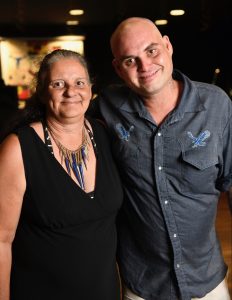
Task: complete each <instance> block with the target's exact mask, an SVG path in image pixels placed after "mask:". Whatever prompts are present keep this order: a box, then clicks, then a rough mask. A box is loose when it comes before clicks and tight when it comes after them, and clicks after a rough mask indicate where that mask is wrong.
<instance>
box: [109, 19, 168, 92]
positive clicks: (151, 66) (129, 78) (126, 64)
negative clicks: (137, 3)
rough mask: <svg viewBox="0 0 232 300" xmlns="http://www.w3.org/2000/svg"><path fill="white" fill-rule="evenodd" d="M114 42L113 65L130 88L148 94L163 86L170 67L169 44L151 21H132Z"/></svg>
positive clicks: (166, 80) (158, 90) (166, 38)
mask: <svg viewBox="0 0 232 300" xmlns="http://www.w3.org/2000/svg"><path fill="white" fill-rule="evenodd" d="M114 46H115V47H114ZM114 46H113V49H112V50H113V54H114V57H115V59H114V61H113V65H114V67H115V69H116V72H117V73H118V75H119V76H120V77H121V78H122V79H123V80H124V81H125V83H126V84H127V85H128V86H129V87H130V88H131V89H132V90H134V91H135V92H137V93H138V94H140V95H141V96H142V97H145V98H149V97H152V95H154V94H156V93H159V92H160V91H162V89H164V88H165V86H166V84H167V82H168V81H169V80H170V78H171V76H172V71H173V64H172V46H171V43H170V41H169V39H168V37H167V36H164V37H162V36H161V35H160V33H159V31H158V30H157V29H156V27H155V26H153V24H151V23H147V22H140V23H136V24H133V26H130V27H128V28H126V30H124V31H122V32H121V34H119V35H118V38H117V43H116V44H115V45H114Z"/></svg>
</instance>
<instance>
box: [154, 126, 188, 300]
mask: <svg viewBox="0 0 232 300" xmlns="http://www.w3.org/2000/svg"><path fill="white" fill-rule="evenodd" d="M163 135H164V130H163V131H162V129H161V128H160V129H159V130H158V131H157V133H156V134H155V135H154V172H155V180H156V187H157V194H158V200H159V202H160V206H161V209H162V212H163V216H164V220H165V224H166V226H167V230H168V234H169V237H170V241H171V244H172V249H173V255H174V270H175V274H176V278H177V281H178V285H179V288H180V293H181V296H182V299H183V300H189V299H190V297H189V295H188V292H187V290H186V281H185V275H184V268H183V266H182V260H181V243H180V239H179V234H178V230H177V226H176V222H175V217H174V214H173V211H172V205H173V204H172V205H171V202H170V199H169V194H168V191H167V184H166V176H165V166H164V151H163ZM170 151H172V149H170ZM172 300H173V299H172Z"/></svg>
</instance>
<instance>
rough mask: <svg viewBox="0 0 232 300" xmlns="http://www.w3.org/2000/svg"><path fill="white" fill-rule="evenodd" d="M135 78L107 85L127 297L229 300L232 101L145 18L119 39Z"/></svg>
mask: <svg viewBox="0 0 232 300" xmlns="http://www.w3.org/2000/svg"><path fill="white" fill-rule="evenodd" d="M111 48H112V53H113V56H114V60H113V65H114V67H115V70H116V72H117V74H118V75H119V76H120V77H121V78H122V79H123V80H124V82H125V83H126V85H127V86H112V87H109V88H107V89H106V90H104V91H102V93H101V95H100V96H99V97H98V99H96V100H94V101H93V105H95V106H97V105H98V108H99V109H100V113H101V115H102V116H103V118H104V120H105V122H106V124H107V126H108V128H109V130H110V132H111V136H112V137H113V138H112V149H113V153H114V156H115V159H116V162H117V164H118V167H119V171H120V173H121V177H122V180H123V185H124V192H125V200H124V205H123V208H122V211H121V213H120V216H119V220H118V236H119V241H118V243H119V246H118V263H119V268H120V273H121V276H122V280H123V285H124V299H133V300H136V299H146V300H177V299H178V300H179V299H181V300H190V299H210V300H228V299H230V297H229V293H228V289H227V286H226V283H225V276H226V273H227V267H226V265H225V263H224V261H223V258H222V255H221V250H220V246H219V243H218V240H217V237H216V233H215V226H214V221H215V215H216V210H217V202H218V198H219V195H220V191H227V190H229V188H230V186H231V185H232V155H231V153H232V104H231V101H230V99H229V97H228V96H227V95H226V94H225V92H223V91H222V90H221V89H220V88H218V87H216V86H214V85H209V84H204V83H199V82H193V81H191V80H190V79H189V78H187V77H186V76H185V75H183V74H182V73H181V72H178V71H176V70H173V63H172V53H173V49H172V45H171V43H170V41H169V39H168V37H167V36H163V37H162V36H161V34H160V32H159V31H158V29H157V28H156V27H155V25H154V24H153V23H152V22H151V21H150V20H147V19H142V18H129V19H127V20H125V21H123V22H122V23H121V24H120V25H119V26H118V27H117V29H116V30H115V32H114V33H113V35H112V38H111Z"/></svg>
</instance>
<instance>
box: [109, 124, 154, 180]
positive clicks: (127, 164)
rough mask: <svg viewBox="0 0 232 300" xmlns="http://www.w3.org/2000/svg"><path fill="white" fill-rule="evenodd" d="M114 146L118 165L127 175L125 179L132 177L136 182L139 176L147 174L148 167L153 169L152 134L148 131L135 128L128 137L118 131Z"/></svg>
mask: <svg viewBox="0 0 232 300" xmlns="http://www.w3.org/2000/svg"><path fill="white" fill-rule="evenodd" d="M116 131H117V129H116ZM112 147H113V153H114V157H115V158H116V160H117V165H118V166H119V169H120V170H121V172H122V173H123V174H124V175H126V177H125V179H131V182H134V183H135V182H136V181H137V179H138V178H141V177H143V176H145V175H144V173H147V172H148V168H150V169H151V161H152V158H151V151H149V150H150V149H149V148H150V147H151V146H150V136H149V135H148V133H147V132H140V131H139V130H136V129H135V128H134V129H133V130H131V132H130V135H129V136H128V138H127V137H126V136H122V135H120V134H118V133H117V132H116V137H115V139H114V141H113V145H112ZM148 147H149V148H148ZM144 170H146V172H145V171H144Z"/></svg>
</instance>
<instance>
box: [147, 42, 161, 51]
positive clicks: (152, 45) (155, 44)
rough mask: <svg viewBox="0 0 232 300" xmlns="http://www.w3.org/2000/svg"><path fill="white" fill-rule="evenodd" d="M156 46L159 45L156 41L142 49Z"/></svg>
mask: <svg viewBox="0 0 232 300" xmlns="http://www.w3.org/2000/svg"><path fill="white" fill-rule="evenodd" d="M157 46H159V44H158V43H151V44H150V45H148V46H147V47H146V48H145V49H144V50H145V51H146V50H148V49H150V48H152V47H157Z"/></svg>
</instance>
